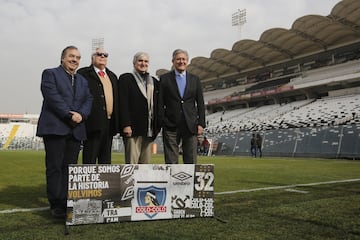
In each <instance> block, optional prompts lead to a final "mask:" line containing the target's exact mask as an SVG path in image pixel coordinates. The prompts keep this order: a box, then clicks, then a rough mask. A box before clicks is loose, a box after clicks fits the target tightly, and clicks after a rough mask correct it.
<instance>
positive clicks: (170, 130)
mask: <svg viewBox="0 0 360 240" xmlns="http://www.w3.org/2000/svg"><path fill="white" fill-rule="evenodd" d="M188 60H189V56H188V53H187V51H185V50H181V49H177V50H175V51H174V53H173V58H172V63H173V67H174V70H173V71H171V72H168V73H166V74H164V75H162V76H161V77H160V94H159V95H160V96H159V119H160V121H161V126H162V128H163V143H164V155H165V163H166V164H176V163H178V157H179V146H180V145H181V146H182V154H183V162H184V163H190V164H195V163H196V158H197V136H198V135H201V134H202V133H203V130H204V128H205V105H204V97H203V92H202V88H201V83H200V79H199V78H198V77H197V76H195V75H193V74H191V73H189V72H187V71H186V68H187V65H188Z"/></svg>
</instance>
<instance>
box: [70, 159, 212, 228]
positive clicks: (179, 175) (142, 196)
mask: <svg viewBox="0 0 360 240" xmlns="http://www.w3.org/2000/svg"><path fill="white" fill-rule="evenodd" d="M212 216H214V165H212V164H199V165H193V164H174V165H165V164H141V165H132V164H121V165H115V164H113V165H70V166H69V182H68V200H67V217H66V225H78V224H91V223H111V222H122V221H142V220H156V219H172V218H194V217H212Z"/></svg>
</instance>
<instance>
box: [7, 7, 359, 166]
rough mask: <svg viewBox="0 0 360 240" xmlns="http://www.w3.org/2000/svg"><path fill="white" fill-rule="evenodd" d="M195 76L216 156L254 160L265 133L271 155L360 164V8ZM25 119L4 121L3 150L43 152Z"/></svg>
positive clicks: (295, 27) (307, 21) (196, 64)
mask: <svg viewBox="0 0 360 240" xmlns="http://www.w3.org/2000/svg"><path fill="white" fill-rule="evenodd" d="M167 71H169V70H167V69H159V70H158V71H157V72H156V74H157V75H158V76H160V75H161V74H163V73H165V72H167ZM188 71H189V72H192V73H194V74H196V75H198V76H199V77H200V79H201V81H202V85H203V89H204V92H205V93H204V95H205V102H206V108H207V123H208V126H207V128H206V136H207V137H208V138H210V139H212V142H213V149H212V150H213V151H212V152H213V153H214V154H224V155H228V154H230V155H249V154H250V136H251V134H252V133H260V134H261V135H262V136H263V153H264V155H265V156H293V157H296V156H312V157H327V158H352V159H359V158H360V140H359V139H360V1H358V0H343V1H339V2H338V3H337V4H336V5H335V6H334V7H333V9H332V10H331V12H330V14H329V15H328V16H320V15H307V16H303V17H300V18H298V19H297V20H296V21H295V22H294V23H293V24H292V27H291V28H290V29H282V28H272V29H268V30H266V31H265V32H263V33H262V35H261V37H260V39H259V40H257V41H255V40H250V39H246V40H240V41H238V42H235V43H234V44H233V47H232V49H231V50H227V49H215V50H213V51H212V52H211V54H210V57H209V58H207V57H201V56H199V57H195V58H193V59H192V60H191V62H190V64H189V67H188ZM20 119H21V121H20V120H19V117H17V118H11V117H9V116H8V117H6V115H4V114H3V115H1V116H0V148H1V149H18V148H27V147H29V148H32V149H33V148H35V149H41V148H42V144H41V140H39V139H38V138H37V137H35V132H34V131H35V130H34V129H36V127H28V125H30V126H36V125H35V124H36V123H35V124H33V123H30V122H26V121H25V120H24V119H27V118H26V116H23V118H20ZM29 121H30V120H29ZM32 122H34V121H33V120H32ZM31 129H32V132H31ZM24 139H25V140H24ZM26 139H27V140H26ZM24 142H26V143H24ZM156 143H157V149H158V152H161V151H162V142H161V137H158V138H157V139H156ZM114 150H115V151H122V141H121V139H119V138H118V137H116V139H115V141H114Z"/></svg>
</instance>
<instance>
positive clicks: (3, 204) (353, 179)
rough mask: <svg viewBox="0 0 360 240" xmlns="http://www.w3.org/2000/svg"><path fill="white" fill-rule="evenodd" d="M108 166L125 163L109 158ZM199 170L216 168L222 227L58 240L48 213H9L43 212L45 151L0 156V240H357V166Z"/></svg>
mask: <svg viewBox="0 0 360 240" xmlns="http://www.w3.org/2000/svg"><path fill="white" fill-rule="evenodd" d="M113 163H116V164H123V163H124V156H123V155H122V154H117V153H114V154H113ZM152 163H163V156H162V155H156V156H154V157H153V160H152ZM199 163H213V164H215V193H216V195H215V214H216V217H217V218H220V219H221V220H224V221H225V222H222V221H218V220H217V219H216V218H201V219H200V218H197V219H178V220H161V221H144V222H125V223H114V224H97V225H95V224H93V225H81V226H72V227H70V234H69V235H67V236H65V235H64V229H65V224H64V221H61V220H56V219H53V218H52V217H51V216H50V214H49V211H48V210H39V211H34V210H32V211H27V212H20V211H17V212H14V213H9V211H10V210H12V209H32V208H35V209H37V208H42V207H48V203H47V199H46V194H45V164H44V152H35V151H34V152H29V151H0V239H4V240H5V239H6V240H7V239H21V240H23V239H36V240H37V239H77V240H79V239H103V240H107V239H126V240H128V239H129V240H130V239H147V240H149V239H160V240H161V239H222V240H225V239H251V240H254V239H276V240H278V239H287V240H289V239H291V240H292V239H337V240H338V239H360V161H351V160H328V159H310V158H308V159H299V158H262V159H259V158H257V159H253V158H247V157H221V156H217V157H200V159H199ZM344 180H350V181H344ZM306 184H308V185H306ZM294 185H296V186H294ZM286 186H288V187H286ZM276 187H278V188H276Z"/></svg>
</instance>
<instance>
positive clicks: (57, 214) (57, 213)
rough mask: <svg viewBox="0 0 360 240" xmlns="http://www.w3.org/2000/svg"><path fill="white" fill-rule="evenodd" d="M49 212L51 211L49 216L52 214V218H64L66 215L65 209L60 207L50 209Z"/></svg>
mask: <svg viewBox="0 0 360 240" xmlns="http://www.w3.org/2000/svg"><path fill="white" fill-rule="evenodd" d="M50 213H51V216H53V217H54V218H65V216H66V212H65V210H63V209H61V208H53V209H50Z"/></svg>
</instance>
